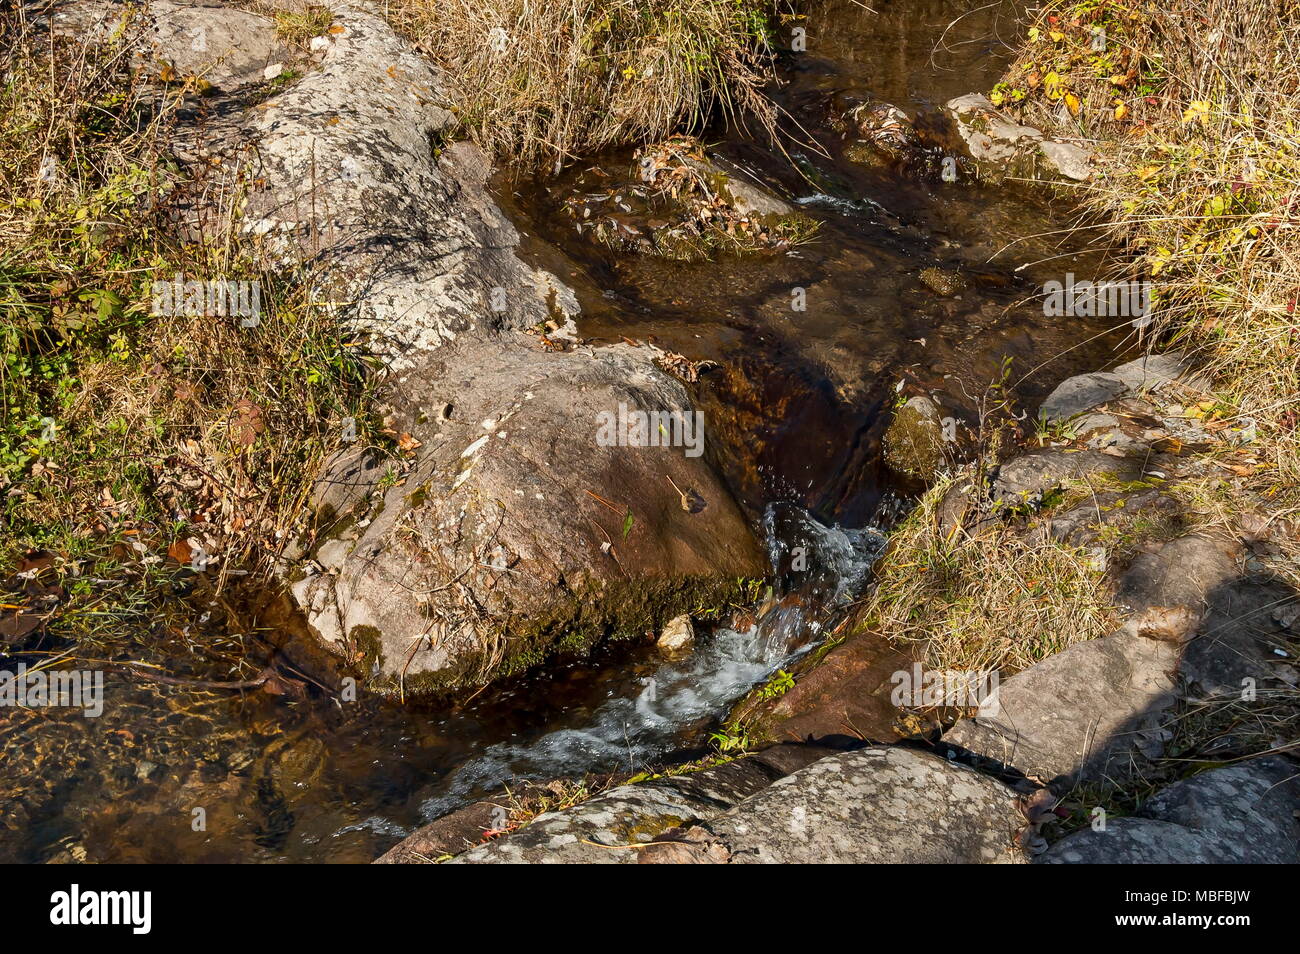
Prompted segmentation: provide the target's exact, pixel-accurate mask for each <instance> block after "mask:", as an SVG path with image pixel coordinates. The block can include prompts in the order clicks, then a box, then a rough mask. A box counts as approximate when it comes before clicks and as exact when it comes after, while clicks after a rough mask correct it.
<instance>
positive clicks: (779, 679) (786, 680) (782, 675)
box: [758, 669, 794, 699]
mask: <svg viewBox="0 0 1300 954" xmlns="http://www.w3.org/2000/svg"><path fill="white" fill-rule="evenodd" d="M793 688H794V676H792V675H790V674H789V673H788V672H786V671H785V670H784V669H778V670H777V671H776V675H774V676H773V677H772V678H771V679H769V680H768V681H767V683H766V684H765V685H764V686H763V687H762V688H761V689H759V690H758V698H760V699H779V698H781V696H783V695H785V694H786V693H787V692H789V691H790V690H791V689H793Z"/></svg>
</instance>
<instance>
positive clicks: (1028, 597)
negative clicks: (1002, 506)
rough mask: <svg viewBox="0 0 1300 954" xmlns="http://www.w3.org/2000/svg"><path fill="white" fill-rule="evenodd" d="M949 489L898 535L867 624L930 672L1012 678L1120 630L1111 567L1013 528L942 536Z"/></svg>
mask: <svg viewBox="0 0 1300 954" xmlns="http://www.w3.org/2000/svg"><path fill="white" fill-rule="evenodd" d="M951 485H952V481H951V480H944V481H941V482H940V483H939V484H938V485H936V486H935V487H934V488H932V489H931V490H930V491H929V492H928V493H927V494H926V495H925V497H924V498H922V500H921V502H920V503H919V504H918V506H917V507H916V509H915V510H914V511H913V512H912V513H911V514H909V515H908V517H907V518H906V519H905V520H904V521H903V522H902V523H901V524H899V526H898V527H897V528H896V529H895V530H894V532H893V535H892V537H891V542H890V547H889V550H888V551H887V552H886V554H885V555H884V556H883V557H882V559H881V561H880V562H879V564H878V565H877V582H876V586H875V588H874V589H873V591H872V593H871V595H870V596H869V597H868V599H867V601H866V603H865V604H864V606H863V607H862V609H861V612H860V614H859V616H858V620H859V625H860V626H862V627H863V628H866V629H869V630H870V631H872V632H878V633H880V634H882V635H883V636H885V637H886V638H888V639H890V640H891V641H894V642H896V643H898V644H900V645H908V644H919V645H920V647H921V648H922V650H923V654H922V656H921V661H922V663H923V664H924V665H925V666H926V667H927V668H930V669H935V670H945V669H946V670H956V671H999V672H1001V673H1002V675H1003V676H1004V677H1005V676H1009V675H1011V674H1013V673H1016V672H1019V671H1021V670H1023V669H1026V668H1028V667H1029V666H1032V665H1033V664H1034V663H1036V662H1039V661H1040V660H1043V659H1046V658H1047V657H1048V656H1052V655H1055V654H1056V653H1059V652H1062V651H1063V650H1065V649H1067V648H1068V647H1070V646H1071V645H1073V644H1074V643H1077V642H1082V641H1084V640H1087V639H1093V638H1095V637H1098V636H1102V635H1105V634H1106V633H1108V632H1110V631H1111V630H1112V629H1113V628H1114V627H1115V626H1116V625H1117V619H1116V615H1115V610H1114V608H1113V607H1112V606H1111V603H1110V600H1109V599H1108V592H1107V588H1106V587H1105V585H1104V575H1105V574H1104V571H1103V570H1102V569H1100V568H1097V567H1094V566H1093V563H1092V561H1091V560H1090V559H1089V557H1088V555H1087V554H1086V553H1084V552H1083V551H1081V550H1079V549H1077V548H1074V547H1069V546H1065V545H1062V544H1059V543H1053V542H1048V543H1042V544H1034V543H1029V542H1026V541H1025V540H1024V539H1023V538H1022V535H1021V534H1020V533H1018V532H1017V531H1016V529H1015V527H1014V526H1013V525H1011V524H1007V525H1005V526H1003V525H1001V524H997V525H990V526H988V529H987V530H986V531H984V532H981V533H980V534H979V535H976V536H972V535H970V534H967V533H946V532H944V531H943V530H941V529H940V527H939V524H938V521H937V519H936V510H937V507H938V504H939V501H940V500H941V499H942V497H943V494H944V493H945V492H946V491H947V489H948V488H949V487H950V486H951Z"/></svg>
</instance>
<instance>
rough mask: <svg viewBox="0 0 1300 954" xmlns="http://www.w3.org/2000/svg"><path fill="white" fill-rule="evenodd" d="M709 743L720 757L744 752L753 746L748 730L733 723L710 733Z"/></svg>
mask: <svg viewBox="0 0 1300 954" xmlns="http://www.w3.org/2000/svg"><path fill="white" fill-rule="evenodd" d="M709 741H710V742H711V743H712V744H713V747H714V748H715V749H717V750H718V752H719V753H720V754H722V755H727V754H738V753H740V752H744V751H746V750H747V749H748V748H749V747H750V746H751V745H752V744H753V742H752V740H751V739H750V735H749V730H748V729H747V728H745V727H744V726H741V725H738V724H737V723H734V722H733V723H729V724H727V725H724V726H722V727H721V728H720V729H718V730H717V731H716V732H714V733H712V734H711V735H710V736H709Z"/></svg>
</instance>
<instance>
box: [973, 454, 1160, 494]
mask: <svg viewBox="0 0 1300 954" xmlns="http://www.w3.org/2000/svg"><path fill="white" fill-rule="evenodd" d="M1141 476H1142V464H1141V462H1140V461H1137V460H1131V459H1129V458H1126V457H1113V456H1111V455H1110V454H1103V453H1101V452H1100V451H1093V450H1080V451H1067V450H1063V449H1062V448H1057V447H1046V448H1042V449H1040V450H1034V451H1030V452H1029V453H1027V454H1021V455H1019V456H1018V457H1013V458H1012V459H1011V460H1009V461H1007V462H1006V463H1005V464H1003V465H1002V466H1001V467H999V468H998V472H997V476H996V477H994V479H993V497H994V499H995V500H998V501H1001V502H1002V503H1004V504H1008V505H1011V506H1017V505H1021V504H1031V505H1032V504H1037V503H1038V502H1040V501H1041V500H1042V498H1043V495H1044V494H1047V493H1050V492H1051V491H1053V490H1055V489H1056V488H1058V487H1060V486H1062V485H1063V484H1064V483H1066V482H1067V481H1088V480H1091V481H1100V480H1102V479H1110V480H1113V481H1121V482H1128V481H1132V480H1137V479H1138V478H1140V477H1141Z"/></svg>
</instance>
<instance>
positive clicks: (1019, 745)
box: [943, 632, 1180, 788]
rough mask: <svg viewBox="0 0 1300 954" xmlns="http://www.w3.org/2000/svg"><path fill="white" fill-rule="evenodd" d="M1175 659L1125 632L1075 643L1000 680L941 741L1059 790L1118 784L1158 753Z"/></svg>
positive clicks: (1174, 649) (1167, 649) (1171, 647)
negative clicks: (1086, 783) (1097, 783)
mask: <svg viewBox="0 0 1300 954" xmlns="http://www.w3.org/2000/svg"><path fill="white" fill-rule="evenodd" d="M1179 653H1180V649H1179V647H1178V646H1177V645H1176V644H1174V643H1170V642H1164V641H1161V640H1156V639H1148V638H1146V637H1144V636H1138V635H1134V634H1131V633H1125V632H1120V633H1114V634H1112V635H1110V636H1106V637H1103V638H1101V639H1093V640H1089V641H1087V642H1082V643H1076V644H1075V645H1073V646H1071V647H1070V648H1069V649H1067V650H1065V651H1064V652H1061V653H1057V654H1056V655H1055V656H1049V657H1048V658H1047V659H1045V660H1043V661H1042V662H1039V663H1037V664H1035V665H1033V666H1031V667H1029V668H1028V669H1026V670H1024V671H1023V672H1020V673H1017V674H1016V675H1014V676H1012V677H1011V678H1009V679H1006V680H1004V681H1003V682H1002V683H1001V685H999V686H998V688H997V689H996V690H995V691H994V693H993V695H992V697H991V698H990V699H989V700H987V701H986V703H985V705H984V706H982V707H981V715H979V716H978V717H976V718H973V719H963V720H962V721H960V722H958V723H957V724H956V725H955V726H953V727H952V728H951V729H950V730H948V732H947V733H945V734H944V736H943V741H944V742H947V743H950V744H952V745H955V746H958V747H960V748H962V749H965V750H967V751H969V752H972V753H974V754H976V755H980V756H983V757H985V758H988V759H992V760H994V761H995V762H998V763H1000V764H1002V765H1005V766H1008V767H1011V768H1014V769H1016V770H1017V771H1019V772H1022V773H1024V774H1025V775H1027V776H1029V777H1031V778H1036V779H1038V780H1039V781H1041V782H1043V783H1055V787H1058V788H1066V787H1068V786H1069V785H1070V784H1071V783H1073V782H1076V781H1113V780H1116V779H1120V778H1122V777H1123V776H1124V775H1125V774H1126V773H1127V772H1128V771H1129V769H1130V767H1131V766H1132V765H1133V764H1134V763H1135V761H1136V760H1139V759H1141V758H1143V757H1148V758H1149V757H1154V756H1156V755H1158V754H1159V753H1160V751H1161V750H1162V746H1163V742H1164V740H1165V738H1166V736H1167V732H1166V730H1165V729H1164V728H1163V723H1164V720H1165V718H1166V717H1167V713H1168V710H1169V709H1170V707H1171V706H1172V705H1173V704H1174V702H1175V701H1176V698H1177V697H1176V694H1175V691H1174V690H1175V682H1174V679H1173V675H1172V674H1173V671H1174V669H1175V668H1176V667H1177V665H1178V657H1179Z"/></svg>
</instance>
